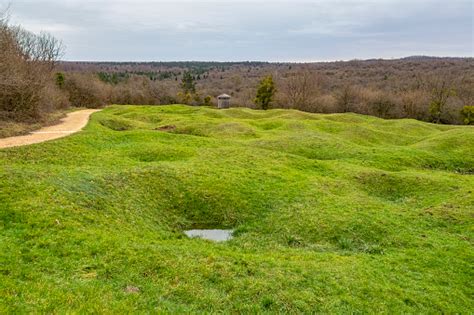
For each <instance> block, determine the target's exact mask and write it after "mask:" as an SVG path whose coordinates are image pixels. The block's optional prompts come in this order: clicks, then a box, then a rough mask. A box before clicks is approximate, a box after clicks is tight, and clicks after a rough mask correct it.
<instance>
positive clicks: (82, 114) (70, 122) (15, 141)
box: [0, 109, 99, 149]
mask: <svg viewBox="0 0 474 315" xmlns="http://www.w3.org/2000/svg"><path fill="white" fill-rule="evenodd" d="M97 111H99V110H98V109H84V110H78V111H75V112H71V113H69V114H67V116H66V117H65V118H63V119H61V122H60V123H59V124H57V125H54V126H49V127H44V128H41V129H40V130H36V131H33V132H31V133H30V134H28V135H25V136H17V137H9V138H3V139H0V149H2V148H9V147H17V146H22V145H28V144H33V143H39V142H44V141H48V140H53V139H57V138H62V137H66V136H68V135H70V134H72V133H75V132H78V131H79V130H81V129H82V128H84V126H85V125H87V122H88V121H89V117H90V115H91V114H92V113H95V112H97Z"/></svg>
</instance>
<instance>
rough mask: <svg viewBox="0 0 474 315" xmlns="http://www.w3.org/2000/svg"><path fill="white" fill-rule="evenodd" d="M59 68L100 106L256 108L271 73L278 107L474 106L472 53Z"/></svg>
mask: <svg viewBox="0 0 474 315" xmlns="http://www.w3.org/2000/svg"><path fill="white" fill-rule="evenodd" d="M59 67H60V69H61V71H62V72H64V73H65V75H66V76H69V77H71V79H72V80H75V81H78V80H79V81H84V84H86V83H85V82H87V84H88V85H94V88H92V89H91V90H92V91H96V93H95V96H94V95H91V98H92V99H94V100H96V102H97V103H100V102H102V103H107V102H111V103H118V104H169V103H186V104H191V105H202V104H204V98H205V97H206V96H210V97H211V100H212V102H215V97H216V96H217V95H219V94H221V93H227V94H229V95H231V96H232V97H233V98H232V104H233V106H245V107H251V108H255V107H256V105H255V95H256V91H257V87H258V84H259V81H260V80H261V79H262V78H264V77H266V76H268V75H271V76H272V77H273V79H274V81H275V85H276V94H275V97H274V99H273V101H272V104H271V106H272V107H273V108H294V109H299V110H303V111H308V112H321V113H333V112H356V113H361V114H369V115H375V116H378V117H383V118H415V119H419V120H424V121H432V122H439V123H452V124H460V123H463V122H464V120H465V119H466V114H468V113H467V112H466V111H467V110H469V109H472V107H469V106H470V105H472V104H474V89H473V87H474V59H473V58H435V57H423V56H419V57H407V58H403V59H396V60H352V61H345V62H344V61H339V62H319V63H305V64H301V63H267V62H225V63H217V62H148V63H143V62H142V63H132V62H124V63H116V62H97V63H93V62H62V63H61V64H60V66H59ZM186 74H191V76H192V80H193V81H194V83H195V86H196V89H195V92H194V93H192V95H191V96H189V95H188V96H186V95H185V94H184V95H183V93H182V86H183V80H184V78H185V75H186ZM180 92H181V93H180ZM96 102H94V103H96ZM466 106H467V107H466ZM466 108H467V109H466ZM463 110H464V111H463ZM462 113H466V114H465V115H463V114H462ZM469 121H470V120H469ZM469 121H468V122H469Z"/></svg>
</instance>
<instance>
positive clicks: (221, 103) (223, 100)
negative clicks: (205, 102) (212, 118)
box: [217, 94, 230, 108]
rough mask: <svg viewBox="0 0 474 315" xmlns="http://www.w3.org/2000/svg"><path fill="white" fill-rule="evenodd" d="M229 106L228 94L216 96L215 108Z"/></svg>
mask: <svg viewBox="0 0 474 315" xmlns="http://www.w3.org/2000/svg"><path fill="white" fill-rule="evenodd" d="M229 107H230V95H227V94H221V95H219V96H218V97H217V108H229Z"/></svg>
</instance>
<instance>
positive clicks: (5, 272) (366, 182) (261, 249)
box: [0, 106, 474, 313]
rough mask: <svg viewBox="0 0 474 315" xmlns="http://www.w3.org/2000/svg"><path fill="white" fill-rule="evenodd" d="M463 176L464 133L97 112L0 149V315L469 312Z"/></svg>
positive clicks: (472, 162)
mask: <svg viewBox="0 0 474 315" xmlns="http://www.w3.org/2000/svg"><path fill="white" fill-rule="evenodd" d="M473 173H474V128H472V127H454V126H438V125H432V124H427V123H422V122H418V121H415V120H390V121H387V120H382V119H377V118H373V117H366V116H361V115H355V114H334V115H316V114H307V113H302V112H298V111H290V110H270V111H254V110H249V109H229V110H221V111H219V110H215V109H209V108H193V107H186V106H163V107H146V106H143V107H136V106H112V107H109V108H107V109H105V110H103V111H102V112H99V113H96V114H94V115H93V116H92V120H91V122H90V123H89V125H88V126H87V127H86V129H85V130H84V131H83V132H81V133H78V134H75V135H73V136H70V137H67V138H63V139H60V140H57V141H52V142H47V143H42V144H37V145H32V146H27V147H21V148H11V149H5V150H0V313H13V312H20V313H21V312H30V311H45V312H51V311H54V312H65V311H71V310H75V311H79V312H82V311H83V312H94V311H106V310H107V311H109V312H126V311H130V310H135V311H136V310H139V311H145V310H147V311H150V310H167V311H171V312H185V311H235V312H238V311H245V312H256V311H270V312H274V311H293V312H301V311H304V312H310V311H319V312H358V311H361V312H371V313H373V312H381V311H385V312H386V311H392V312H410V313H418V312H445V313H455V312H461V313H468V312H470V311H472V310H473V309H474V303H473V301H472V296H473V293H474V290H473V285H472V280H473V276H474V274H473V269H472V263H473V261H474V254H473V247H472V240H473V236H474V235H473V215H474V176H473ZM196 227H198V228H234V229H235V230H236V232H235V238H234V239H233V240H231V241H229V242H227V243H213V242H210V241H205V240H200V239H188V238H187V237H185V235H184V234H183V230H185V229H189V228H196Z"/></svg>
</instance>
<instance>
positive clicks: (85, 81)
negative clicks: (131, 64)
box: [64, 73, 108, 108]
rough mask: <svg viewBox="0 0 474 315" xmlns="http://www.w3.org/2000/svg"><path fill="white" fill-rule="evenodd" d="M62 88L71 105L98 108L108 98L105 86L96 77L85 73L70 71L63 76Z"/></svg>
mask: <svg viewBox="0 0 474 315" xmlns="http://www.w3.org/2000/svg"><path fill="white" fill-rule="evenodd" d="M64 89H65V90H66V91H67V92H68V94H69V100H70V102H71V104H72V105H73V106H76V107H87V108H98V107H101V106H103V105H105V104H106V102H107V100H108V93H107V86H106V85H105V83H103V82H101V81H100V80H99V79H98V78H96V77H92V76H90V75H86V74H78V73H74V74H73V73H71V74H69V75H68V76H66V78H65V82H64Z"/></svg>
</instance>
